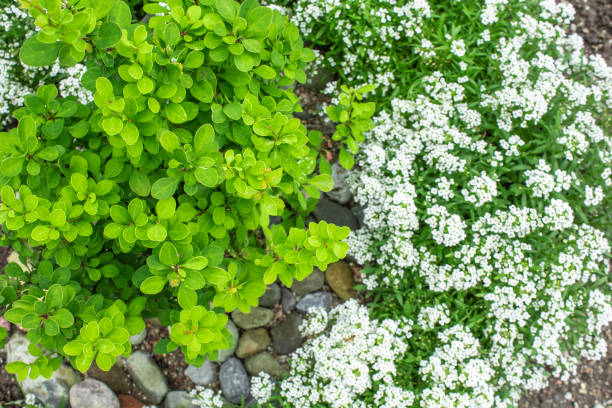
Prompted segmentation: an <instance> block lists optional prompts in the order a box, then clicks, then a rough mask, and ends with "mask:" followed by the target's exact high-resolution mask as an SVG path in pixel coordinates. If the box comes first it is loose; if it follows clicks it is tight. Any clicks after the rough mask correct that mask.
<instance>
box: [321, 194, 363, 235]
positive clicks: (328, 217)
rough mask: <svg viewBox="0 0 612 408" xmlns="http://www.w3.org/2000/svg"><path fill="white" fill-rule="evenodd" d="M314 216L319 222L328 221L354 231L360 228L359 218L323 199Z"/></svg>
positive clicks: (344, 208) (342, 207)
mask: <svg viewBox="0 0 612 408" xmlns="http://www.w3.org/2000/svg"><path fill="white" fill-rule="evenodd" d="M314 215H315V217H317V220H319V221H327V222H328V223H330V224H335V225H338V226H346V227H349V228H350V229H351V230H352V231H354V230H356V229H357V227H358V224H357V218H355V216H354V215H353V213H352V212H351V210H349V209H348V208H346V207H344V206H341V205H340V204H336V203H334V202H333V201H330V200H328V199H326V198H321V199H320V200H319V202H318V203H317V207H316V208H315V210H314Z"/></svg>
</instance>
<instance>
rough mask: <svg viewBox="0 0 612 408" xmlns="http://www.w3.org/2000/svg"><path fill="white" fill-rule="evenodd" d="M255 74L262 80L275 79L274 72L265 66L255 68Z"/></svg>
mask: <svg viewBox="0 0 612 408" xmlns="http://www.w3.org/2000/svg"><path fill="white" fill-rule="evenodd" d="M255 73H256V74H257V75H259V76H260V77H262V78H263V79H274V78H276V71H275V70H274V68H271V67H269V66H267V65H260V66H258V67H257V68H255Z"/></svg>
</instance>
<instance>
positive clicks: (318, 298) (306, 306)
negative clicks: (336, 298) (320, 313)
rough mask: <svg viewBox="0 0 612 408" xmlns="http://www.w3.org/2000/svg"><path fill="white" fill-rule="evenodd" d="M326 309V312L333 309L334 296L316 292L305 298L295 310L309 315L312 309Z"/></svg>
mask: <svg viewBox="0 0 612 408" xmlns="http://www.w3.org/2000/svg"><path fill="white" fill-rule="evenodd" d="M319 307H321V308H324V309H326V310H329V309H331V307H332V295H331V293H329V292H315V293H309V294H307V295H306V296H304V297H303V298H302V299H300V301H299V302H298V303H297V305H296V306H295V308H296V309H297V310H298V312H302V313H308V311H309V310H310V309H313V308H319Z"/></svg>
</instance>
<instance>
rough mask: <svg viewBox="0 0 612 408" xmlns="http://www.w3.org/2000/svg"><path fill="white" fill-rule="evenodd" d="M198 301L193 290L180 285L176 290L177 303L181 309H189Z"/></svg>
mask: <svg viewBox="0 0 612 408" xmlns="http://www.w3.org/2000/svg"><path fill="white" fill-rule="evenodd" d="M197 303H198V295H197V293H196V291H195V290H193V289H189V288H188V287H187V286H185V285H181V286H180V288H179V291H178V304H179V306H180V307H182V308H183V309H191V308H192V307H194V306H195V305H196V304H197Z"/></svg>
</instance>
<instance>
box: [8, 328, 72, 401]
mask: <svg viewBox="0 0 612 408" xmlns="http://www.w3.org/2000/svg"><path fill="white" fill-rule="evenodd" d="M29 344H30V342H29V340H28V339H27V338H26V336H25V335H24V334H22V333H19V332H18V333H15V334H14V335H13V336H12V337H11V338H10V339H9V341H8V342H7V344H6V346H5V351H6V363H7V364H9V363H12V362H14V361H23V362H24V363H28V364H31V363H32V362H34V360H36V357H35V356H33V355H31V354H30V353H29V351H28V346H29ZM79 381H81V376H80V375H79V374H77V372H76V371H74V369H72V367H69V366H67V365H65V364H62V365H61V366H60V367H59V368H58V369H57V370H56V371H55V372H54V373H53V375H52V376H51V378H49V379H47V378H45V377H43V376H40V377H38V378H36V379H34V380H33V379H31V378H26V379H25V380H23V381H18V382H19V384H20V385H21V389H22V390H23V392H24V394H33V395H34V396H35V397H36V398H37V399H38V400H39V401H40V402H42V403H43V404H44V405H45V406H47V407H48V408H60V407H65V406H67V404H68V401H69V400H70V393H69V389H70V387H71V386H73V385H74V384H75V383H77V382H79Z"/></svg>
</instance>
